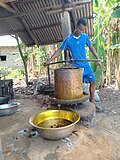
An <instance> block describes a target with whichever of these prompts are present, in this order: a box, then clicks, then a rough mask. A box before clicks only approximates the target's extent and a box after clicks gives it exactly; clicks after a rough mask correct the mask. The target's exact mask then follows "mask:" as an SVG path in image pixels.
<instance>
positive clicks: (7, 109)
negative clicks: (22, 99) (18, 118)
mask: <svg viewBox="0 0 120 160" xmlns="http://www.w3.org/2000/svg"><path fill="white" fill-rule="evenodd" d="M18 105H19V103H18V102H11V103H8V104H2V105H0V116H8V115H11V114H14V113H15V112H17V108H18Z"/></svg>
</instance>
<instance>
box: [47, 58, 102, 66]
mask: <svg viewBox="0 0 120 160" xmlns="http://www.w3.org/2000/svg"><path fill="white" fill-rule="evenodd" d="M100 61H101V60H100V59H89V60H85V59H79V60H77V59H76V60H74V59H71V60H65V61H58V62H52V63H49V64H48V65H53V64H57V63H65V64H66V63H67V62H68V63H72V62H100Z"/></svg>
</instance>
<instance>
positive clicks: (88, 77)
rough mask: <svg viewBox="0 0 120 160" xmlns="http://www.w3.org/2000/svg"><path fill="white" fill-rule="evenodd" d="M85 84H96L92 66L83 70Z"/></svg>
mask: <svg viewBox="0 0 120 160" xmlns="http://www.w3.org/2000/svg"><path fill="white" fill-rule="evenodd" d="M83 82H96V78H95V75H94V73H93V71H92V69H91V67H90V66H87V67H85V68H83Z"/></svg>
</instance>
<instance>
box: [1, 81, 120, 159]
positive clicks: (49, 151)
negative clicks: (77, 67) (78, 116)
mask: <svg viewBox="0 0 120 160" xmlns="http://www.w3.org/2000/svg"><path fill="white" fill-rule="evenodd" d="M34 93H35V85H34V84H32V85H30V86H29V87H25V83H24V81H22V80H21V81H19V83H18V81H17V82H14V96H15V99H14V101H18V102H20V106H19V108H18V111H17V113H15V114H13V115H11V116H5V117H0V138H1V142H2V151H3V157H4V160H73V159H75V160H120V90H119V89H117V88H115V85H114V84H112V85H111V86H106V87H104V88H101V89H100V90H99V92H98V93H99V96H100V102H97V104H98V105H100V106H101V107H102V111H101V112H99V113H98V112H97V113H96V118H95V120H94V124H93V125H92V126H91V127H86V126H83V125H81V124H77V125H76V130H75V131H74V132H73V134H71V135H70V136H68V137H67V138H65V139H62V140H58V141H50V140H46V139H43V138H41V137H39V136H38V134H37V132H35V131H34V130H33V128H32V127H31V125H30V124H29V118H30V117H31V116H32V115H33V114H36V113H38V112H39V111H44V110H46V109H47V108H49V102H48V99H47V95H43V94H41V95H39V96H38V99H36V98H35V97H34V96H33V94H34Z"/></svg>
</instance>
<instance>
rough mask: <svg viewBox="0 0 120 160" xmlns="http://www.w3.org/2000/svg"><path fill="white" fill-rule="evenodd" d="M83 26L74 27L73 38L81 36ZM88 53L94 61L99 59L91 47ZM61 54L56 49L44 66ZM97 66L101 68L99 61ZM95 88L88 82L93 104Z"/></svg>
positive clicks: (93, 84)
mask: <svg viewBox="0 0 120 160" xmlns="http://www.w3.org/2000/svg"><path fill="white" fill-rule="evenodd" d="M84 29H85V26H84V25H82V24H80V25H79V26H76V29H75V31H74V32H73V36H75V37H79V36H80V34H82V33H83V32H84ZM89 49H90V51H91V52H92V54H93V55H94V56H95V58H96V59H99V58H98V56H97V53H96V50H95V49H94V47H93V46H90V47H89ZM61 52H62V50H61V49H58V50H57V51H55V52H54V54H53V55H52V56H51V58H50V59H49V60H48V61H47V62H45V63H44V66H47V65H48V64H49V63H50V62H51V61H52V60H53V59H55V58H57V57H58V55H59V54H60V53H61ZM97 63H98V65H99V66H100V67H102V64H101V62H100V61H98V62H97ZM95 87H96V83H95V82H90V88H89V90H90V102H92V103H94V92H95Z"/></svg>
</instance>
